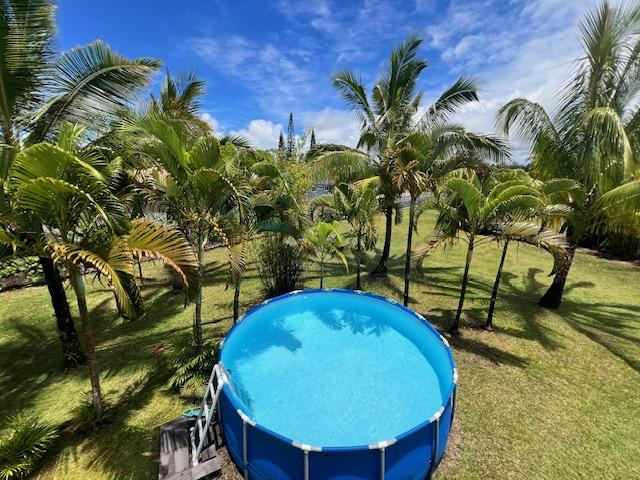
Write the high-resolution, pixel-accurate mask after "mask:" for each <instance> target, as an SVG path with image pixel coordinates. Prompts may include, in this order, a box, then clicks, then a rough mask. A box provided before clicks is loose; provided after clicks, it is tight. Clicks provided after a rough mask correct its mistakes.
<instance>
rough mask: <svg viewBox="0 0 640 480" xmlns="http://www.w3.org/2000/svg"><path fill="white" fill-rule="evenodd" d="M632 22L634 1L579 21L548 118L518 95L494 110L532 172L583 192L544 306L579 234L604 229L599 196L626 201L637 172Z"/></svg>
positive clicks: (638, 50) (639, 121)
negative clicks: (571, 62)
mask: <svg viewBox="0 0 640 480" xmlns="http://www.w3.org/2000/svg"><path fill="white" fill-rule="evenodd" d="M639 27H640V6H639V5H637V4H622V5H620V6H611V5H609V3H608V2H602V3H601V4H600V6H599V7H597V9H595V10H594V11H593V12H591V13H589V14H588V15H587V16H586V18H585V19H584V20H583V22H582V26H581V31H582V37H583V40H582V44H583V45H584V55H583V56H582V57H580V58H579V59H578V60H577V62H576V66H575V74H574V75H573V77H572V78H571V79H570V81H569V82H568V83H567V85H566V87H564V89H563V90H562V91H561V94H560V95H559V98H558V105H557V108H556V113H555V114H554V115H553V116H551V115H549V114H548V113H547V112H546V111H545V109H544V108H543V107H542V106H541V105H539V104H537V103H534V102H531V101H529V100H526V99H522V98H519V99H515V100H512V101H510V102H509V103H507V104H506V105H505V106H504V107H502V108H501V109H500V111H499V114H498V123H499V125H500V126H501V128H502V130H503V131H504V132H505V133H509V132H514V133H515V135H516V136H517V138H519V139H520V140H521V141H523V142H524V143H525V144H527V145H529V147H530V153H531V158H532V160H533V174H534V176H535V177H536V178H538V179H542V180H549V179H552V178H571V179H574V180H577V181H579V182H581V183H582V184H583V185H584V187H585V191H586V197H585V198H584V199H582V200H583V201H582V202H580V203H581V205H577V210H579V211H581V212H582V215H580V220H581V221H580V222H576V221H573V219H575V218H576V217H575V216H573V217H569V218H568V219H567V221H566V222H565V225H564V227H563V230H564V231H565V232H566V234H567V238H568V240H569V242H570V249H569V257H568V261H567V262H566V263H565V265H564V267H563V268H561V269H560V270H559V271H558V273H557V274H556V275H555V277H554V279H553V283H552V284H551V286H550V287H549V289H548V290H547V292H546V293H545V295H544V296H543V297H542V299H541V300H540V304H541V305H542V306H544V307H547V308H558V307H559V306H560V303H561V301H562V294H563V291H564V286H565V283H566V280H567V276H568V274H569V269H570V268H571V265H572V262H573V257H574V253H575V250H576V247H577V246H578V245H579V244H580V242H582V241H584V239H585V235H586V234H587V233H593V232H599V233H607V232H610V230H608V228H607V224H606V222H601V221H600V220H601V214H602V212H603V211H609V212H611V211H612V210H613V208H612V207H613V205H612V204H609V205H608V206H607V205H606V204H605V202H606V201H607V200H609V199H613V198H614V197H615V198H617V201H618V203H617V205H618V206H619V205H620V204H624V203H625V202H626V201H627V200H629V201H632V198H631V197H628V196H627V195H628V194H630V193H631V191H632V190H633V187H631V188H625V184H626V183H627V182H629V181H630V180H636V181H637V179H638V175H639V174H640V163H639V162H638V158H639V156H638V154H639V149H638V147H639V146H640V107H639V106H638V105H637V102H636V100H635V98H636V95H635V93H636V92H637V91H638V90H639V89H640V74H639V73H638V72H639V70H638V68H637V65H638V58H640V38H638V35H637V32H638V28H639ZM614 191H615V192H616V193H612V194H611V195H607V194H608V192H614ZM625 199H626V200H625ZM612 201H613V200H612ZM627 218H628V219H629V218H631V219H632V218H633V217H627ZM614 231H615V229H614Z"/></svg>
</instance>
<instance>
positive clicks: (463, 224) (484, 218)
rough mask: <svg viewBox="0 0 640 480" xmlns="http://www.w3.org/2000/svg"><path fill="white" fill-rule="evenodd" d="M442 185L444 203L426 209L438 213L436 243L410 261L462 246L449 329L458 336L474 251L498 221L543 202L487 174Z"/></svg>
mask: <svg viewBox="0 0 640 480" xmlns="http://www.w3.org/2000/svg"><path fill="white" fill-rule="evenodd" d="M446 185H447V189H448V191H449V194H448V197H447V198H446V200H445V201H442V202H431V203H430V205H429V206H430V207H431V208H433V209H435V210H436V211H437V212H438V218H437V221H436V233H437V242H436V243H435V244H427V245H424V246H421V247H419V248H417V249H416V253H415V255H414V257H415V258H416V259H418V260H420V259H422V258H424V256H425V255H426V254H427V253H428V252H429V251H430V250H431V249H432V248H433V247H434V245H438V244H442V243H445V242H452V241H456V240H464V241H465V242H466V244H467V254H466V260H465V267H464V273H463V276H462V284H461V286H460V301H459V302H458V309H457V311H456V316H455V319H454V322H453V324H452V326H451V332H452V333H458V331H459V326H460V318H461V316H462V310H463V307H464V301H465V295H466V291H467V285H468V281H469V268H470V266H471V262H472V260H473V253H474V250H475V248H477V247H478V246H479V245H481V244H483V243H486V242H488V241H490V240H491V239H492V238H494V237H493V236H492V234H493V235H495V233H496V224H498V223H499V222H500V220H501V219H503V218H505V217H507V218H509V217H510V216H515V215H516V214H517V213H518V212H525V213H526V212H528V211H531V210H535V209H538V208H540V207H541V205H542V204H543V202H542V200H540V198H539V196H538V192H537V190H536V189H535V188H533V187H530V186H528V185H514V184H513V183H512V182H498V181H496V180H495V178H493V177H492V176H491V175H489V174H485V175H483V176H479V175H478V174H475V173H474V174H472V175H471V176H470V177H469V178H462V177H459V178H452V179H450V180H449V181H448V182H447V184H446ZM460 234H462V236H461V235H460Z"/></svg>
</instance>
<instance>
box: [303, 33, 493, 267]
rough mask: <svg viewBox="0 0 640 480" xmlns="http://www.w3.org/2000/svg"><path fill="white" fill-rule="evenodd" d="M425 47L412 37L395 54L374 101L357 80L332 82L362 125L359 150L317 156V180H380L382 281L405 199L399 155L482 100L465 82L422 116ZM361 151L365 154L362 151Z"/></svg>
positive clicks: (342, 75) (344, 77)
mask: <svg viewBox="0 0 640 480" xmlns="http://www.w3.org/2000/svg"><path fill="white" fill-rule="evenodd" d="M421 44H422V40H421V39H418V38H416V37H414V36H410V37H409V38H408V39H407V40H406V41H405V42H403V43H401V44H400V45H399V46H398V47H396V49H394V50H393V51H392V52H391V55H390V57H389V61H388V62H387V65H386V70H385V73H384V74H383V76H382V78H381V79H380V80H379V81H378V82H377V83H376V84H375V86H374V88H373V91H372V94H371V97H370V98H369V97H367V95H366V93H365V88H364V85H363V84H362V81H361V79H360V78H359V77H358V76H357V75H356V74H354V73H351V72H348V71H344V72H339V73H336V74H335V75H334V76H333V85H334V86H335V87H336V89H337V90H338V91H339V92H340V93H341V94H342V97H343V99H344V100H345V101H346V102H347V104H349V105H350V106H351V108H352V109H353V110H354V111H355V113H356V116H357V119H358V121H359V123H360V128H361V135H360V138H359V141H358V145H357V147H358V149H350V148H345V147H342V148H335V147H333V146H330V148H324V147H323V146H322V145H318V147H317V148H316V149H315V151H314V155H313V158H314V159H315V160H314V165H315V175H316V177H317V178H330V179H335V180H338V181H347V182H349V181H353V180H358V179H364V178H367V177H371V176H377V177H378V178H379V180H380V192H379V193H380V194H381V195H382V199H383V202H382V209H383V211H384V214H385V217H386V225H385V240H384V246H383V249H382V254H381V257H380V261H379V262H378V265H377V266H376V268H375V269H374V271H373V272H374V273H375V274H380V275H386V272H387V261H388V259H389V253H390V248H391V233H392V228H393V212H394V209H395V210H397V208H398V205H397V203H396V202H397V197H398V195H400V194H401V193H402V191H400V190H398V185H397V184H396V183H394V182H393V181H392V178H391V172H392V171H393V168H394V163H395V162H396V161H397V160H398V158H399V157H398V156H399V152H401V151H402V149H403V148H405V147H407V146H408V145H410V139H411V136H412V135H415V134H416V132H423V131H430V130H432V129H434V128H435V127H436V126H438V125H440V124H442V123H446V122H447V121H448V119H449V118H450V117H451V115H452V114H454V113H455V112H456V111H457V110H458V109H459V108H460V107H462V106H463V105H465V104H468V103H470V102H474V101H477V100H478V95H477V90H478V85H477V82H476V81H475V80H473V79H471V78H465V77H462V78H460V79H459V80H457V81H456V82H455V83H454V84H453V85H452V86H451V87H449V88H448V89H447V90H446V91H445V92H444V93H443V94H442V95H441V96H440V97H439V98H438V99H437V100H436V101H435V102H434V103H433V104H432V105H430V106H429V107H427V108H425V109H424V110H422V108H421V104H422V97H423V93H422V92H418V91H417V82H418V79H419V77H420V74H421V73H422V71H423V70H424V69H425V68H426V66H427V62H426V61H425V60H424V59H422V58H419V57H418V50H419V48H420V46H421ZM466 136H467V138H468V139H469V141H472V142H474V143H476V141H479V142H484V141H485V140H486V137H484V136H482V135H473V134H470V133H466ZM443 138H444V137H443ZM361 148H363V149H364V150H365V151H361V150H359V149H361ZM396 219H398V218H396Z"/></svg>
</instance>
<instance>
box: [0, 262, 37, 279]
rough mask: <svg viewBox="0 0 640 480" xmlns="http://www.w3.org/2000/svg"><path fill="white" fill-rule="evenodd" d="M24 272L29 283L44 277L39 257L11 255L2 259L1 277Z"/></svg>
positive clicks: (0, 263) (0, 265)
mask: <svg viewBox="0 0 640 480" xmlns="http://www.w3.org/2000/svg"><path fill="white" fill-rule="evenodd" d="M19 274H24V275H25V277H26V278H27V281H28V282H29V283H36V282H40V281H42V279H43V273H42V267H41V266H40V260H39V259H38V257H9V258H5V259H2V260H0V279H2V278H10V277H13V276H15V275H19Z"/></svg>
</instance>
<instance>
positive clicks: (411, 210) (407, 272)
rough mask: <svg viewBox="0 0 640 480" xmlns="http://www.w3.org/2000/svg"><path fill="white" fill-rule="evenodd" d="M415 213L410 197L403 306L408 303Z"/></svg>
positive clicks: (413, 202)
mask: <svg viewBox="0 0 640 480" xmlns="http://www.w3.org/2000/svg"><path fill="white" fill-rule="evenodd" d="M415 213H416V200H415V198H413V196H412V197H411V202H410V203H409V232H408V233H407V253H406V254H405V260H404V306H405V307H406V306H407V305H409V283H410V277H411V240H412V239H413V217H414V216H415Z"/></svg>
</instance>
